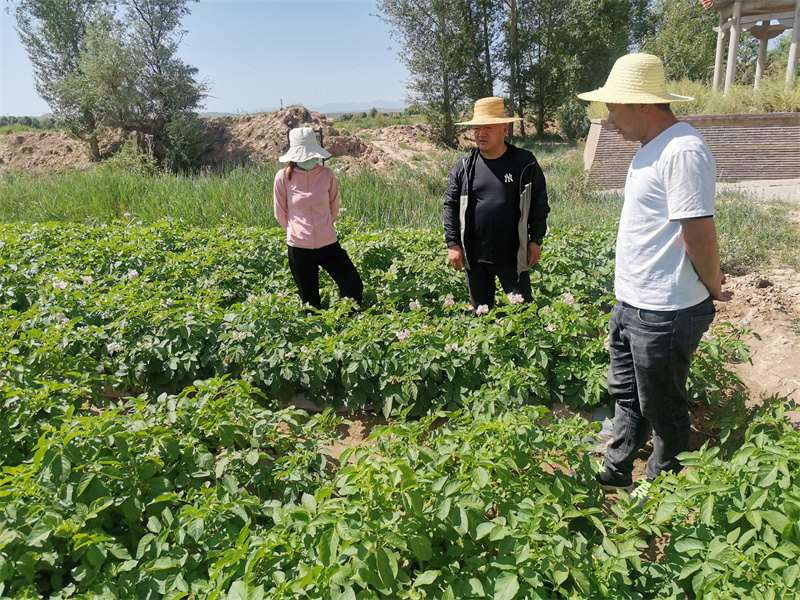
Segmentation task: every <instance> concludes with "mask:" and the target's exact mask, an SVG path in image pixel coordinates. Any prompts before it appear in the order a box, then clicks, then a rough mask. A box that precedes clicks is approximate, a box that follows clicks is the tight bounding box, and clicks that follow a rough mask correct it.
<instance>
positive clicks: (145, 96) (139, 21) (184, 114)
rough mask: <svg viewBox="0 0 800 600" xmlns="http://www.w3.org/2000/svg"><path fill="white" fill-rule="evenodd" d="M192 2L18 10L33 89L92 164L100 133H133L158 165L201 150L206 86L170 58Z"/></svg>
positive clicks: (45, 1)
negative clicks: (109, 129)
mask: <svg viewBox="0 0 800 600" xmlns="http://www.w3.org/2000/svg"><path fill="white" fill-rule="evenodd" d="M192 1H197V0H20V1H19V3H18V4H17V7H16V19H17V30H18V31H19V33H20V37H21V39H22V42H23V44H24V45H25V46H26V49H27V51H28V56H29V57H30V59H31V62H32V63H33V65H34V72H35V77H36V81H37V91H38V92H39V94H40V95H41V96H42V98H44V99H45V100H46V101H47V102H48V104H49V105H50V107H51V109H52V110H53V113H54V114H55V116H56V117H57V118H58V119H59V120H61V121H62V122H63V123H64V125H65V127H66V129H67V131H69V132H70V133H71V134H72V135H74V136H75V137H77V138H79V139H82V140H85V141H87V142H88V143H89V146H90V149H91V153H92V158H93V159H94V160H100V158H101V156H100V148H99V144H98V131H99V129H100V128H101V127H114V128H120V129H121V130H122V131H123V132H132V131H136V132H137V139H138V141H139V142H140V143H141V144H146V146H147V149H148V150H152V151H153V152H154V154H155V156H156V158H158V159H159V160H160V161H162V162H163V161H165V160H166V159H168V158H169V157H170V155H179V156H182V157H188V156H199V155H200V154H201V152H200V149H204V148H207V145H208V144H207V142H205V141H204V140H203V137H202V135H200V133H201V132H202V130H203V127H202V125H201V124H200V122H199V120H198V119H197V113H196V110H197V109H198V108H199V107H200V106H201V103H202V101H203V99H204V98H205V97H206V95H207V89H208V86H207V84H206V83H205V82H202V83H198V82H197V81H196V80H195V76H196V74H197V69H195V68H193V67H191V66H189V65H186V64H185V63H184V62H183V61H181V60H180V59H178V58H177V57H176V53H177V49H178V44H179V41H180V38H181V36H182V35H183V34H184V33H185V31H183V30H181V29H180V22H181V19H182V17H184V16H185V15H187V14H188V13H189V9H188V4H189V2H192ZM174 122H177V123H178V125H175V126H172V124H173V123H174ZM144 136H147V138H145V137H144ZM182 136H186V139H182ZM176 145H177V146H179V147H180V151H179V152H175V147H176ZM194 146H197V147H194ZM180 162H181V164H184V165H185V161H184V160H181V161H180ZM173 166H174V164H173Z"/></svg>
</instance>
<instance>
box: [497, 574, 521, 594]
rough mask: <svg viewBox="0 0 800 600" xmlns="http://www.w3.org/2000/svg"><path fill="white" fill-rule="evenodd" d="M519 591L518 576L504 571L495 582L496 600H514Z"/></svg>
mask: <svg viewBox="0 0 800 600" xmlns="http://www.w3.org/2000/svg"><path fill="white" fill-rule="evenodd" d="M518 591H519V581H518V580H517V574H516V573H511V572H509V571H504V572H503V573H501V574H500V576H499V577H498V578H497V579H496V580H495V582H494V600H514V598H516V597H517V592H518Z"/></svg>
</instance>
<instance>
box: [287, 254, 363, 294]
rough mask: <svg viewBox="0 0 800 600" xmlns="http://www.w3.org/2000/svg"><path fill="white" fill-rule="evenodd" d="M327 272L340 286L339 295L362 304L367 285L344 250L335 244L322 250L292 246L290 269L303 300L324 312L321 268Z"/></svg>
mask: <svg viewBox="0 0 800 600" xmlns="http://www.w3.org/2000/svg"><path fill="white" fill-rule="evenodd" d="M320 267H322V268H323V269H325V270H326V271H327V272H328V274H329V275H330V276H331V278H332V279H333V280H334V281H335V282H336V285H337V286H339V295H341V296H342V297H347V298H352V299H353V300H355V301H356V303H358V304H361V300H362V298H363V295H364V284H363V283H362V282H361V276H359V274H358V271H357V270H356V267H355V265H354V264H353V261H351V260H350V257H349V256H348V255H347V252H345V251H344V248H342V247H341V245H340V244H339V242H334V243H333V244H329V245H328V246H323V247H322V248H315V249H313V250H311V249H308V248H294V247H293V246H289V268H290V269H291V270H292V277H294V281H295V283H296V284H297V290H298V292H300V299H301V300H302V301H303V302H304V303H307V304H310V305H311V306H313V307H314V308H321V305H322V301H321V300H320V297H319V268H320Z"/></svg>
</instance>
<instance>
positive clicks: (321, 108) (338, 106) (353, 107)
mask: <svg viewBox="0 0 800 600" xmlns="http://www.w3.org/2000/svg"><path fill="white" fill-rule="evenodd" d="M287 106H291V105H287ZM303 106H305V107H306V108H307V109H308V110H313V111H315V112H318V113H322V114H323V115H329V114H342V113H348V112H350V113H352V112H367V111H369V110H371V109H372V108H376V109H377V110H378V111H380V112H398V111H401V110H403V109H405V108H406V106H407V105H406V104H403V103H402V102H396V101H393V100H373V101H371V102H339V103H336V102H330V103H328V104H303ZM284 108H286V107H284ZM276 110H279V107H277V106H273V107H270V108H257V109H255V110H251V111H248V112H249V114H255V113H265V112H275V111H276ZM233 114H243V113H241V112H239V113H201V115H200V116H201V117H207V116H226V115H233Z"/></svg>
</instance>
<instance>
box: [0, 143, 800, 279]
mask: <svg viewBox="0 0 800 600" xmlns="http://www.w3.org/2000/svg"><path fill="white" fill-rule="evenodd" d="M514 142H515V143H516V144H518V145H521V146H523V147H527V148H529V149H531V150H532V151H533V152H534V154H536V156H537V158H538V160H539V162H540V164H541V166H542V169H543V171H544V173H545V177H546V179H547V189H548V199H549V202H550V206H551V212H550V216H549V218H548V225H549V226H550V227H555V228H581V229H591V228H595V227H597V228H607V227H614V226H615V225H616V223H617V222H618V219H619V213H620V209H621V206H622V197H621V195H620V194H619V193H613V192H602V191H600V190H598V189H597V188H596V186H595V185H594V184H593V182H592V181H591V180H590V179H589V177H588V176H587V174H586V172H585V171H584V170H583V158H582V149H581V148H580V147H579V146H576V145H574V144H567V143H542V142H540V141H537V140H535V139H526V140H517V139H515V140H514ZM462 154H463V151H443V152H441V153H440V154H439V155H438V156H437V157H435V158H433V157H432V158H430V159H429V160H425V161H418V163H419V164H418V165H417V164H415V166H399V167H393V168H388V169H384V170H381V171H371V170H367V169H365V170H360V171H358V172H352V171H351V172H345V171H344V170H343V166H342V165H341V164H338V163H337V161H336V160H335V159H334V160H331V162H330V164H331V166H332V167H333V168H334V169H335V170H338V171H339V172H338V174H337V177H338V180H339V187H340V195H341V201H342V207H343V208H344V215H346V216H347V220H348V223H349V224H351V225H353V226H366V227H370V228H384V229H388V228H396V227H415V228H424V229H433V230H441V229H442V219H443V199H444V193H445V190H446V188H447V182H448V175H449V172H450V170H451V169H452V166H453V165H454V164H455V162H456V160H457V159H458V157H459V156H461V155H462ZM278 168H279V165H278V163H274V164H267V165H263V166H256V165H253V166H247V167H238V168H235V169H232V170H230V171H228V172H226V173H224V174H216V173H203V174H200V175H196V176H184V175H167V174H163V173H159V174H156V175H146V174H142V173H137V172H132V171H130V170H120V169H115V170H111V169H103V168H101V169H97V170H89V169H87V170H83V171H72V172H68V173H62V174H56V175H51V176H40V175H36V174H31V173H20V172H16V173H13V172H12V173H9V172H6V173H5V174H3V175H0V220H4V221H27V222H46V221H62V222H74V221H85V220H92V221H98V222H108V221H112V220H115V219H130V220H132V221H138V220H141V221H143V222H154V221H157V220H159V219H162V218H164V217H173V218H180V219H183V220H184V221H185V222H186V223H189V224H192V225H197V226H201V227H209V226H215V225H219V224H222V223H226V222H236V223H242V224H245V225H252V226H263V227H277V222H276V221H275V218H274V216H273V206H272V182H273V179H274V176H275V173H276V171H277V169H278ZM793 210H794V211H796V210H797V207H793V206H792V205H789V204H786V203H765V202H763V201H758V200H756V199H754V198H752V197H751V196H748V195H747V194H745V193H743V192H741V191H730V192H724V193H721V194H720V195H719V196H718V201H717V215H716V222H717V229H718V232H719V236H720V243H721V247H722V254H723V268H724V269H725V272H728V273H732V274H736V273H742V272H746V271H749V270H752V269H755V268H761V267H763V266H766V265H768V264H777V265H779V266H784V267H788V268H795V269H797V268H800V228H799V227H798V226H797V223H796V221H795V222H792V220H791V218H790V216H791V214H792V211H793Z"/></svg>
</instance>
